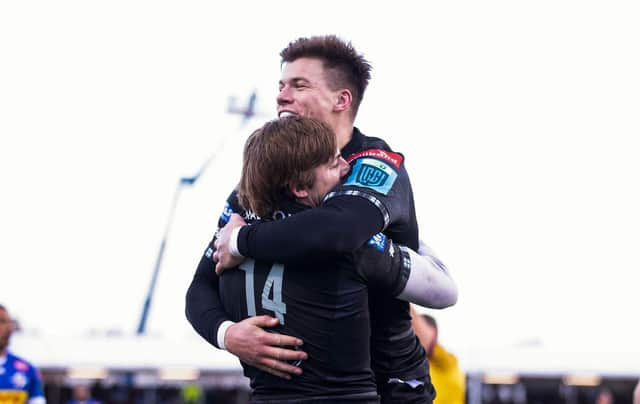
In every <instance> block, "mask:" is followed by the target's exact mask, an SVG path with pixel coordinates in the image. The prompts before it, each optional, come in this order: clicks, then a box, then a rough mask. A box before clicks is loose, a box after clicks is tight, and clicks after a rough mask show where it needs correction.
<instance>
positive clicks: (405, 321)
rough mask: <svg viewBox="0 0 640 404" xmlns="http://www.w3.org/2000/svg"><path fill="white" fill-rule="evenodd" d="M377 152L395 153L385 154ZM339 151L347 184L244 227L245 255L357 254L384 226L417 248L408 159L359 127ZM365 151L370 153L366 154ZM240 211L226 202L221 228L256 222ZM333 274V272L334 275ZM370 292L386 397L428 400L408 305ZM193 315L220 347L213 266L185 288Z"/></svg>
mask: <svg viewBox="0 0 640 404" xmlns="http://www.w3.org/2000/svg"><path fill="white" fill-rule="evenodd" d="M377 151H384V152H390V154H388V155H387V156H380V153H379V152H377ZM341 152H342V156H343V157H345V158H346V159H347V160H348V161H350V163H351V164H352V172H351V173H350V176H349V178H348V179H347V181H346V183H345V184H342V185H341V186H339V187H337V188H336V189H334V190H333V192H332V193H330V194H329V195H328V198H327V199H326V200H325V201H324V203H323V204H322V206H321V207H319V208H316V209H310V210H308V211H306V212H301V213H299V214H296V215H293V216H291V217H289V218H287V220H282V221H277V222H267V223H260V224H258V225H254V226H245V227H243V228H242V229H241V231H240V233H239V237H238V248H239V250H240V252H241V253H242V254H243V255H245V256H249V257H254V258H256V259H260V260H265V261H279V262H284V263H295V262H296V261H298V260H300V259H301V258H300V257H306V258H307V259H308V258H312V257H322V256H323V255H325V254H335V253H338V252H353V251H354V250H355V249H356V248H358V247H359V246H362V245H363V244H364V243H366V242H367V241H368V240H369V238H370V237H371V235H373V234H377V233H378V232H380V231H383V232H384V234H385V235H387V236H388V237H390V238H392V239H393V240H394V241H396V242H398V243H401V244H404V245H407V246H409V247H410V248H412V249H417V246H418V226H417V220H416V216H415V206H414V201H413V192H412V189H411V183H410V180H409V177H408V174H407V172H406V170H405V167H404V164H403V159H402V156H401V155H396V154H395V153H393V152H392V151H391V149H390V148H389V146H388V145H387V144H386V143H385V142H384V141H383V140H381V139H378V138H374V137H368V136H364V135H363V134H362V133H361V132H360V131H359V130H358V129H356V128H354V133H353V136H352V139H351V141H350V142H349V143H348V144H347V145H346V146H345V147H344V148H343V149H342V151H341ZM363 152H367V153H364V154H360V153H363ZM394 159H396V161H398V160H399V164H397V165H394ZM376 163H380V166H381V167H382V169H378V168H380V167H378V166H376ZM385 166H386V167H385ZM356 168H357V169H356ZM385 168H386V169H387V170H385ZM389 168H390V169H389ZM232 197H233V195H232ZM231 200H232V199H230V200H229V201H231ZM238 208H239V207H237V206H233V204H230V203H227V206H226V207H225V212H224V213H223V215H222V216H221V219H220V223H219V225H220V226H223V225H224V224H225V223H226V221H227V220H228V216H229V215H230V214H231V213H240V214H242V215H243V216H244V217H245V219H251V217H248V216H247V214H246V212H244V214H243V211H241V210H239V209H238ZM327 276H330V274H329V273H328V272H327ZM370 293H372V294H373V296H372V297H371V298H370V299H369V301H370V302H371V305H370V312H371V330H372V336H371V361H372V368H373V370H374V372H375V376H376V381H377V383H378V391H379V392H380V394H381V395H382V399H383V402H403V401H406V402H409V401H411V402H425V403H426V402H430V401H431V399H432V396H433V387H432V385H431V383H430V379H429V376H428V372H427V368H428V367H427V365H426V353H425V351H424V349H423V348H422V346H421V345H420V343H419V340H418V339H417V337H416V336H415V334H414V333H413V329H412V328H411V320H410V315H409V304H408V303H406V302H403V301H400V300H397V299H394V298H392V297H390V295H389V294H388V291H386V290H379V289H378V288H375V287H374V288H372V290H371V291H370ZM187 317H188V319H189V321H190V322H191V324H192V325H193V327H194V328H195V329H196V331H197V332H198V333H199V334H200V335H202V336H203V337H204V338H205V339H207V341H209V342H210V343H212V344H214V345H216V346H217V341H216V332H217V330H218V327H219V325H220V324H221V323H222V322H223V321H225V320H228V317H227V315H226V314H225V313H224V309H223V307H222V305H221V303H220V296H219V295H218V279H217V277H216V276H215V272H214V271H213V269H211V270H209V271H207V270H200V268H199V269H198V270H197V271H196V275H195V276H194V280H193V281H192V284H191V285H190V288H189V291H188V293H187ZM305 349H306V348H305ZM389 379H400V380H405V381H406V380H412V379H417V380H419V381H421V382H424V383H425V384H426V386H425V387H426V388H425V389H411V388H409V389H404V390H406V395H405V396H402V397H397V396H394V397H391V395H392V394H394V395H395V394H396V393H395V392H393V393H389V387H388V381H389ZM387 395H388V397H386V396H387Z"/></svg>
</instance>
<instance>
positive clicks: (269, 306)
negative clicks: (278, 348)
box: [239, 260, 287, 324]
mask: <svg viewBox="0 0 640 404" xmlns="http://www.w3.org/2000/svg"><path fill="white" fill-rule="evenodd" d="M255 264H256V263H255V261H254V260H245V261H244V262H243V263H242V264H241V265H240V267H239V268H240V269H242V270H243V271H244V272H245V276H244V285H245V294H246V296H247V314H248V315H249V316H255V315H256V302H255V298H254V285H253V280H254V276H253V271H254V267H255ZM283 275H284V265H282V264H273V265H272V266H271V269H270V270H269V275H267V280H266V281H265V283H264V287H263V288H262V301H261V303H262V308H263V309H266V310H271V311H273V312H274V313H276V317H277V318H278V320H279V321H280V324H284V315H285V314H286V313H287V305H286V304H285V303H284V302H283V301H282V277H283ZM272 289H273V294H272V296H273V298H271V299H270V298H269V295H270V294H271V290H272Z"/></svg>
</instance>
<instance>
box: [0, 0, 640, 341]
mask: <svg viewBox="0 0 640 404" xmlns="http://www.w3.org/2000/svg"><path fill="white" fill-rule="evenodd" d="M420 3H422V2H420ZM420 3H419V2H415V3H414V2H405V1H395V2H385V3H372V2H370V1H350V2H344V1H323V2H321V3H314V4H313V6H311V5H306V4H307V3H302V2H296V1H278V2H266V1H255V2H253V1H241V2H240V1H239V2H224V3H220V2H204V1H192V2H177V1H160V2H157V1H154V2H151V1H149V2H145V1H110V2H94V1H58V2H45V1H20V2H2V3H0V136H1V141H0V184H1V187H2V197H1V198H0V302H1V303H2V304H5V305H6V306H8V308H9V309H10V310H11V311H12V313H13V314H14V315H15V316H16V317H18V318H19V320H20V321H21V323H22V326H23V327H24V328H25V329H26V330H27V331H28V332H37V333H40V334H43V335H48V334H56V335H71V334H74V335H78V334H86V333H87V332H89V331H90V330H94V331H95V330H98V331H105V330H120V332H122V333H124V334H130V333H133V332H134V331H135V327H136V325H137V321H138V319H139V316H140V312H141V309H142V303H143V300H144V297H145V294H146V292H147V288H148V285H149V281H150V277H151V273H152V270H153V266H154V263H155V259H156V255H157V252H158V248H159V245H160V242H161V239H162V235H163V232H164V229H165V226H166V225H167V221H168V219H167V217H168V214H169V211H170V208H171V201H172V198H173V195H174V191H175V190H176V184H177V182H178V179H179V178H180V177H181V176H191V175H194V174H195V173H196V172H197V171H198V169H199V168H200V166H201V164H202V163H203V162H204V161H205V160H206V159H207V158H208V157H209V156H210V155H211V154H212V153H213V152H214V151H215V150H220V153H219V155H218V158H217V159H216V160H215V161H214V163H212V164H211V165H210V166H209V167H208V169H207V171H206V172H205V174H204V175H203V176H202V177H201V178H200V180H199V181H198V182H197V183H196V185H195V186H194V187H191V188H185V189H184V190H183V192H182V194H181V195H180V198H179V200H178V205H177V209H176V212H175V220H174V221H173V225H172V227H171V231H170V234H169V238H168V245H167V250H166V251H165V255H164V262H163V266H162V269H161V273H160V278H159V280H158V285H157V289H156V293H155V297H154V302H153V307H152V311H151V313H150V317H149V322H148V329H149V332H150V333H154V334H162V335H186V334H191V333H193V331H192V330H191V329H190V326H189V325H188V323H187V322H186V320H185V318H184V314H183V312H184V295H185V291H186V289H187V286H188V284H189V282H190V280H191V277H192V275H193V272H194V270H195V267H196V264H197V262H198V260H199V257H200V255H201V253H202V251H203V250H204V248H205V246H206V244H207V242H208V241H209V239H210V237H211V235H212V232H213V230H214V228H215V224H216V222H217V218H218V215H219V214H220V212H221V209H222V206H223V202H224V199H225V197H226V195H227V193H228V192H229V191H230V190H231V188H232V187H233V185H234V182H235V180H236V179H237V177H238V173H239V162H240V158H241V146H242V143H243V142H244V139H245V138H246V136H247V135H248V134H249V133H250V132H251V131H252V130H253V129H255V128H257V127H259V126H260V125H261V123H262V122H264V121H265V120H266V119H270V118H272V117H274V111H275V95H276V89H277V80H278V78H279V74H280V66H279V56H278V53H279V51H280V50H281V49H282V48H283V47H285V46H286V45H287V43H288V42H289V41H290V40H292V39H294V38H297V37H299V36H309V35H313V34H326V33H335V34H338V35H340V36H342V37H343V38H346V39H349V40H351V41H352V42H353V44H354V45H355V46H356V47H357V49H359V50H360V51H361V52H363V53H364V54H365V56H366V57H367V59H368V60H370V61H371V63H372V64H373V66H374V70H373V78H372V82H371V84H370V87H369V89H368V91H367V94H366V96H365V100H364V102H363V104H362V107H361V111H360V114H359V117H358V120H357V122H356V124H357V126H359V127H360V128H361V129H362V130H363V131H364V132H365V133H366V134H368V135H372V136H379V137H383V138H385V139H386V140H387V141H388V142H389V143H390V144H391V145H392V147H393V148H395V149H396V150H398V151H401V152H403V153H404V154H405V156H406V160H407V165H408V168H409V170H410V173H411V176H412V181H413V185H414V192H415V197H416V201H417V207H418V217H419V221H420V225H421V236H422V238H423V239H424V240H426V241H427V243H429V244H430V245H431V246H432V247H433V248H434V249H435V251H436V252H437V253H438V254H439V255H440V257H441V258H442V259H443V261H444V262H445V263H447V264H448V266H449V267H450V269H451V271H452V273H453V275H454V277H455V278H456V280H457V282H458V285H459V289H460V299H459V302H458V304H457V306H455V307H454V308H451V309H447V310H445V311H443V312H435V313H434V314H435V316H436V317H437V319H438V320H439V322H440V326H441V341H442V342H443V343H444V344H445V346H448V347H450V348H452V349H453V350H454V351H455V350H463V349H465V348H466V347H468V346H470V345H483V344H484V345H486V344H498V345H518V344H542V345H545V344H567V345H568V344H572V345H575V344H578V345H580V344H581V345H583V346H585V347H593V346H595V345H602V344H603V343H607V344H614V345H615V346H616V347H618V348H620V347H625V346H626V347H628V349H633V350H637V341H639V340H640V327H638V325H637V319H638V314H637V310H638V307H640V298H639V297H638V296H640V295H639V294H638V284H639V283H640V282H639V281H638V279H639V278H638V275H637V272H638V271H639V270H640V257H639V254H638V251H639V250H640V249H639V247H638V245H639V244H640V213H639V207H640V190H639V184H638V182H639V181H638V174H639V173H640V159H639V158H638V155H639V152H640V147H639V146H638V145H637V144H638V142H637V140H636V138H637V137H638V135H639V133H640V132H639V129H640V122H639V121H640V114H639V112H640V79H639V77H640V74H638V72H640V56H639V51H638V50H639V49H640V24H638V21H640V7H639V6H638V5H637V3H635V2H616V1H538V2H517V1H487V2H471V1H462V2H460V1H450V2H449V1H448V2H428V3H424V4H421V6H420V7H419V8H418V7H417V5H418V4H420ZM220 4H223V5H220ZM253 89H256V90H257V91H258V108H259V109H260V111H261V112H262V113H263V115H261V116H260V117H259V118H256V119H254V120H252V121H250V122H248V124H247V125H246V126H244V127H241V124H240V118H239V117H238V116H233V115H229V114H227V113H226V112H225V110H226V103H227V98H228V97H229V96H231V95H236V96H238V97H239V98H242V97H248V94H249V93H250V92H251V91H252V90H253Z"/></svg>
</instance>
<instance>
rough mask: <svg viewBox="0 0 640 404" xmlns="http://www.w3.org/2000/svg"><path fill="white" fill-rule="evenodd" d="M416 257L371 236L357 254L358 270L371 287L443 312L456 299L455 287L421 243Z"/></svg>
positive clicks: (403, 248)
mask: <svg viewBox="0 0 640 404" xmlns="http://www.w3.org/2000/svg"><path fill="white" fill-rule="evenodd" d="M419 252H420V254H418V253H416V252H415V251H413V250H411V249H409V248H407V247H404V246H401V245H398V244H396V243H393V242H392V241H391V240H390V239H388V238H387V237H386V236H384V235H383V234H378V235H376V236H374V237H373V238H372V239H371V240H370V241H369V242H368V243H367V245H366V246H364V247H363V248H362V250H361V252H360V253H359V255H358V258H357V260H358V269H359V271H360V273H361V274H363V276H364V277H365V278H366V279H367V281H368V282H369V284H370V285H372V286H373V287H375V288H378V289H382V290H388V291H389V293H391V295H392V296H394V297H396V298H398V299H401V300H405V301H409V302H412V303H416V304H419V305H421V306H424V307H430V308H434V309H443V308H445V307H449V306H452V305H454V304H455V303H456V302H457V300H458V288H457V286H456V283H455V282H454V280H453V278H452V277H451V276H450V275H449V272H448V270H447V268H446V267H445V266H444V264H443V263H442V262H441V261H440V260H439V259H438V257H436V256H435V254H434V253H433V251H432V250H431V249H430V248H429V247H427V246H426V244H424V243H421V248H420V249H419Z"/></svg>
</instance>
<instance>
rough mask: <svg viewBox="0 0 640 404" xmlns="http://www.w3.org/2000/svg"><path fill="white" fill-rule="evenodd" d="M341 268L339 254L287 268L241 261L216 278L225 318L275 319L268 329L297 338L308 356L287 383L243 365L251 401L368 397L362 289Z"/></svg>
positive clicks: (344, 262)
mask: <svg viewBox="0 0 640 404" xmlns="http://www.w3.org/2000/svg"><path fill="white" fill-rule="evenodd" d="M299 266H304V267H303V268H301V267H299ZM349 266H350V262H349V260H348V259H347V258H346V257H330V258H327V259H323V260H314V261H313V262H305V263H300V264H294V265H288V266H283V265H281V264H272V263H266V262H260V261H258V262H256V261H253V260H246V261H245V262H244V263H243V264H242V265H241V266H240V267H239V269H234V270H231V271H225V272H224V274H223V275H222V276H221V278H220V296H221V298H222V303H223V306H224V307H225V310H226V311H227V313H228V314H229V315H230V317H231V319H232V320H234V321H240V320H242V319H244V318H246V317H248V316H252V315H263V314H266V315H271V316H274V317H277V318H278V319H279V321H280V324H281V325H280V326H279V327H278V328H276V329H275V330H274V331H275V332H278V333H282V334H287V335H292V336H296V337H298V338H300V339H302V340H303V341H304V345H303V349H304V350H305V352H307V354H308V356H309V359H307V360H305V361H303V362H302V363H300V365H299V366H300V367H301V368H302V369H303V374H302V375H300V376H295V377H294V379H293V380H292V381H287V380H283V379H280V378H277V377H274V376H272V375H270V374H268V373H265V372H261V371H258V370H256V369H254V368H252V367H249V366H244V367H245V374H246V375H247V376H248V377H249V378H250V379H251V385H252V388H253V389H254V395H253V396H254V398H256V399H258V398H269V399H282V400H285V399H293V398H300V397H327V398H329V397H332V396H336V397H339V396H343V395H349V394H360V393H373V394H374V395H375V384H374V380H373V374H372V372H371V370H370V362H369V337H370V333H369V315H368V308H367V305H368V298H367V287H366V285H365V284H364V283H363V281H362V279H361V278H360V277H359V276H358V274H357V273H356V272H355V271H354V270H352V269H350V268H349Z"/></svg>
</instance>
